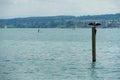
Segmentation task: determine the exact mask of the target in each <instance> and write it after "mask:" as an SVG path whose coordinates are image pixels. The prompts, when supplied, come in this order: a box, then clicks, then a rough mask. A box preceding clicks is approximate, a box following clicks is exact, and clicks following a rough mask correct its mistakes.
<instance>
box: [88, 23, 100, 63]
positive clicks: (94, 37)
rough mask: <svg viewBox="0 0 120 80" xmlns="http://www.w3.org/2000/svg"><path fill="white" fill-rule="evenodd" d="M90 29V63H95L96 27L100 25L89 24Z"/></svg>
mask: <svg viewBox="0 0 120 80" xmlns="http://www.w3.org/2000/svg"><path fill="white" fill-rule="evenodd" d="M89 25H91V26H93V27H92V62H96V32H97V30H96V26H99V25H101V24H100V23H96V22H93V23H89Z"/></svg>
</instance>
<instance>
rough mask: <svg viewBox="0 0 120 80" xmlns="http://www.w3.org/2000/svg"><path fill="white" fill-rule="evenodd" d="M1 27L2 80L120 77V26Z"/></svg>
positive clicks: (114, 79)
mask: <svg viewBox="0 0 120 80" xmlns="http://www.w3.org/2000/svg"><path fill="white" fill-rule="evenodd" d="M96 41H97V42H96V46H97V62H95V63H92V60H91V55H92V54H91V29H75V30H72V29H40V32H39V33H38V32H37V29H28V28H27V29H0V80H120V29H97V40H96Z"/></svg>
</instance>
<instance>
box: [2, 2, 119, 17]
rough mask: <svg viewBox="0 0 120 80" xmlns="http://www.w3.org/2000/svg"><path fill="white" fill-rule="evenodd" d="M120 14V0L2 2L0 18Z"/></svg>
mask: <svg viewBox="0 0 120 80" xmlns="http://www.w3.org/2000/svg"><path fill="white" fill-rule="evenodd" d="M114 13H120V0H0V18H15V17H31V16H56V15H74V16H81V15H98V14H114Z"/></svg>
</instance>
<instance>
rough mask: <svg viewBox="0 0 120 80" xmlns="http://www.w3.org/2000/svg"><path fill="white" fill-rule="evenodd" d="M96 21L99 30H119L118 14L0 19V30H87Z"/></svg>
mask: <svg viewBox="0 0 120 80" xmlns="http://www.w3.org/2000/svg"><path fill="white" fill-rule="evenodd" d="M93 21H97V22H100V23H101V24H102V25H101V26H100V27H101V28H120V13H119V14H106V15H94V16H78V17H76V16H48V17H28V18H14V19H0V28H4V26H7V27H8V28H38V27H39V28H74V27H77V28H89V27H90V26H89V25H88V23H89V22H93Z"/></svg>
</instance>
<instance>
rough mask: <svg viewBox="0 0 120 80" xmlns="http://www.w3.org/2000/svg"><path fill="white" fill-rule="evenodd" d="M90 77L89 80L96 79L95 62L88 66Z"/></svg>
mask: <svg viewBox="0 0 120 80" xmlns="http://www.w3.org/2000/svg"><path fill="white" fill-rule="evenodd" d="M90 76H91V80H96V78H97V72H96V62H92V63H91V65H90Z"/></svg>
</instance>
